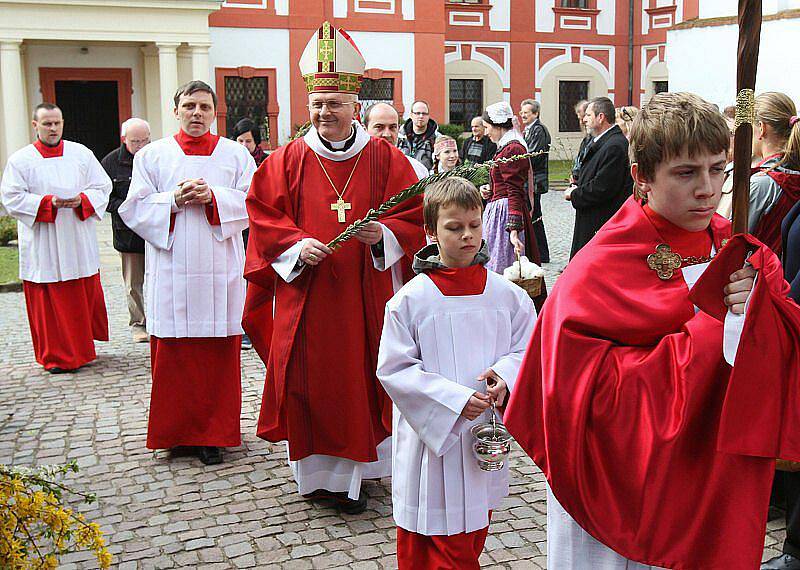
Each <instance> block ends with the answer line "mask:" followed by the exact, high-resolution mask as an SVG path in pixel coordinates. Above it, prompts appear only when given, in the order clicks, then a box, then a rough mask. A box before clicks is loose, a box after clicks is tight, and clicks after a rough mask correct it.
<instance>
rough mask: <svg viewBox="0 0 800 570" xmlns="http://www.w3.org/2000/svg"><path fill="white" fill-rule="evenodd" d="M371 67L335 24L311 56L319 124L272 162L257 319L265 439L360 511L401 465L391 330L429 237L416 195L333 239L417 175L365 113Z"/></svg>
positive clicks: (336, 499)
mask: <svg viewBox="0 0 800 570" xmlns="http://www.w3.org/2000/svg"><path fill="white" fill-rule="evenodd" d="M364 67H365V61H364V57H363V56H362V55H361V53H360V52H359V51H358V48H357V47H356V46H355V44H354V43H353V41H352V39H351V38H350V36H348V35H347V34H346V32H344V31H343V30H337V29H335V28H334V27H333V26H332V25H331V24H330V23H328V22H325V23H324V24H323V25H322V27H321V28H320V29H319V30H318V32H317V33H315V34H314V36H313V37H312V38H311V40H310V41H309V43H308V45H307V46H306V49H305V51H304V52H303V54H302V56H301V58H300V70H301V72H302V74H303V79H304V80H305V83H306V86H307V88H308V92H309V95H308V102H309V104H308V109H309V116H310V119H311V128H310V129H309V130H308V132H307V133H306V135H305V136H304V137H303V138H300V139H297V140H294V141H292V142H291V143H289V144H288V145H285V146H283V147H281V148H279V149H278V150H277V151H275V152H274V153H272V154H271V155H270V156H269V158H267V160H265V161H264V163H263V164H262V165H261V168H260V169H259V170H258V172H257V173H256V175H255V177H254V178H253V183H252V186H251V188H250V195H249V197H248V198H247V208H248V213H249V215H250V240H249V241H250V243H249V246H248V251H247V261H246V264H245V278H246V279H248V281H250V287H249V288H248V294H247V302H246V305H245V315H244V324H245V328H246V330H247V332H248V334H249V335H250V338H251V340H252V341H253V346H254V347H255V348H256V350H257V351H258V353H259V355H260V356H261V357H262V359H263V360H264V361H265V363H266V366H267V376H266V381H265V383H264V394H263V399H262V405H261V414H260V416H259V420H258V436H259V437H261V438H263V439H266V440H268V441H271V442H280V441H284V440H286V441H288V448H289V449H288V451H289V460H290V464H291V467H292V471H293V474H294V477H295V480H296V482H297V486H298V491H299V492H300V494H302V495H303V496H304V497H306V498H307V499H309V500H315V501H317V500H322V501H326V502H333V503H334V504H335V505H336V506H337V507H338V508H339V509H340V510H342V511H343V512H347V513H360V512H362V511H364V509H365V508H366V497H365V495H364V494H363V493H362V492H361V481H362V480H363V479H372V478H379V477H385V476H388V475H389V474H390V473H391V459H390V458H391V439H390V437H389V436H390V430H391V409H392V404H391V401H390V400H389V398H388V396H387V395H386V393H385V392H384V391H383V389H382V387H381V385H380V384H379V382H378V380H377V378H376V376H375V370H376V365H377V356H378V341H379V338H380V331H381V327H382V324H383V311H384V306H385V304H386V301H387V300H388V299H389V298H390V297H391V296H392V294H393V287H398V286H399V285H401V284H402V272H401V269H407V268H408V262H409V261H410V259H411V257H412V256H413V254H414V253H415V252H416V251H417V250H418V249H419V248H421V247H422V246H423V245H424V244H425V238H424V234H423V231H422V207H421V199H412V200H409V201H408V202H405V203H403V204H401V205H400V206H398V207H397V208H395V209H393V210H392V211H391V214H390V215H388V216H385V217H382V218H381V220H380V222H373V223H371V224H369V225H368V226H367V227H366V228H364V229H362V230H361V231H360V232H358V233H357V234H356V236H355V239H353V240H350V241H348V242H345V243H344V244H343V245H342V246H341V247H340V248H339V249H337V250H336V251H335V252H334V251H332V250H331V249H330V248H328V247H327V246H326V245H325V244H326V243H328V242H329V241H330V240H332V239H333V238H334V237H336V236H337V235H338V234H339V233H341V232H342V231H343V230H344V229H345V228H346V227H347V226H348V225H349V224H351V223H352V222H354V221H356V220H357V219H359V218H363V217H364V215H365V214H366V212H367V211H368V210H369V209H370V208H376V207H377V206H379V205H380V204H381V203H382V202H384V201H385V200H386V199H388V198H389V197H390V196H392V195H394V194H396V193H397V192H400V191H401V190H403V189H404V188H406V187H408V186H410V185H412V184H414V183H415V182H416V181H417V176H416V175H415V174H414V170H413V169H412V167H411V164H410V163H409V161H408V160H406V157H405V156H403V153H401V152H400V151H399V150H398V149H397V148H396V147H394V146H393V145H391V144H390V143H389V142H387V141H386V140H383V139H382V138H377V137H370V136H369V134H368V133H367V132H366V131H365V130H364V127H362V126H361V124H360V123H359V122H358V121H357V120H356V117H358V116H359V112H360V104H359V103H358V95H357V94H358V92H359V90H360V84H361V79H362V77H363V74H364ZM387 270H389V271H387ZM273 307H274V312H273Z"/></svg>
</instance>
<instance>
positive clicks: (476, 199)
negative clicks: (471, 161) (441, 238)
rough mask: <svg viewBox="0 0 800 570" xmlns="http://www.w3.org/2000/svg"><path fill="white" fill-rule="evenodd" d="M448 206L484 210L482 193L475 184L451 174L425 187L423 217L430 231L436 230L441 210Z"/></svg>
mask: <svg viewBox="0 0 800 570" xmlns="http://www.w3.org/2000/svg"><path fill="white" fill-rule="evenodd" d="M448 206H458V207H460V208H464V209H465V210H474V209H475V208H478V209H481V210H483V202H482V201H481V194H480V192H478V189H477V188H475V185H474V184H473V183H472V182H470V181H469V180H467V179H466V178H461V177H460V176H450V177H448V178H445V179H444V180H440V181H439V182H435V183H433V184H431V185H430V186H429V187H428V188H426V189H425V200H424V201H423V205H422V219H423V220H424V222H425V228H426V229H427V230H428V232H431V233H432V232H435V231H436V223H437V222H438V221H439V210H440V209H442V208H446V207H448Z"/></svg>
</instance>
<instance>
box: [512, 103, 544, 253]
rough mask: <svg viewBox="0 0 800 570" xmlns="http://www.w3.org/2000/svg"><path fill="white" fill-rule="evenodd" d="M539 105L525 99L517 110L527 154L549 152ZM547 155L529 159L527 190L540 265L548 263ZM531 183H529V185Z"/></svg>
mask: <svg viewBox="0 0 800 570" xmlns="http://www.w3.org/2000/svg"><path fill="white" fill-rule="evenodd" d="M540 109H541V105H540V104H539V101H535V100H533V99H525V100H524V101H523V102H522V103H521V104H520V108H519V116H520V118H521V119H522V123H523V124H524V125H525V132H524V136H525V144H526V145H527V146H528V152H542V151H544V152H548V151H549V150H550V132H549V131H548V130H547V127H545V126H544V124H543V123H542V122H541V121H540V120H539V111H540ZM548 171H549V164H548V155H546V154H542V155H540V156H536V157H534V158H532V159H531V172H532V173H533V176H532V178H533V180H532V182H533V188H529V189H528V196H531V195H532V196H531V197H532V200H533V205H532V206H533V211H532V212H531V219H532V220H533V221H532V224H533V233H534V234H535V235H536V245H538V246H539V256H540V257H541V260H542V263H549V262H550V248H549V247H548V246H547V234H546V233H545V231H544V220H543V219H542V194H545V193H546V192H547V191H548V189H549V185H548V180H547V176H548ZM530 182H531V181H529V184H530Z"/></svg>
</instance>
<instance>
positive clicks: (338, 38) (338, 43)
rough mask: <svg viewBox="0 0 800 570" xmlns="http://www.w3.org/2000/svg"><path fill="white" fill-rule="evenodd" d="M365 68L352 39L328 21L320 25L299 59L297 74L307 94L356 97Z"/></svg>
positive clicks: (361, 56) (362, 58) (364, 62)
mask: <svg viewBox="0 0 800 570" xmlns="http://www.w3.org/2000/svg"><path fill="white" fill-rule="evenodd" d="M365 67H366V61H365V60H364V56H363V55H361V52H360V51H358V48H357V47H356V44H355V43H354V42H353V39H352V38H351V37H350V36H349V35H348V34H347V32H345V31H344V30H342V29H338V30H337V29H336V28H334V27H333V25H332V24H331V23H330V22H325V23H323V24H322V26H321V27H320V29H319V30H317V32H316V33H315V34H314V36H313V37H312V38H311V39H310V40H309V42H308V44H307V45H306V49H305V50H303V55H301V56H300V73H302V74H303V79H304V80H305V82H306V88H307V89H308V92H309V93H355V94H358V92H359V91H360V90H361V79H362V78H363V77H364V68H365Z"/></svg>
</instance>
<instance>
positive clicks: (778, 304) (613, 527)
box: [505, 198, 800, 570]
mask: <svg viewBox="0 0 800 570" xmlns="http://www.w3.org/2000/svg"><path fill="white" fill-rule="evenodd" d="M710 231H711V232H712V234H713V241H714V243H715V245H716V247H717V248H719V247H720V246H721V242H722V240H723V239H724V238H727V237H728V235H729V232H730V226H729V224H728V222H727V221H725V220H723V219H722V218H721V217H719V216H715V217H714V219H712V222H711V227H710ZM665 242H666V240H664V239H663V236H661V235H659V233H658V230H657V229H656V226H655V225H654V224H653V223H652V222H651V221H650V219H649V218H648V216H647V215H646V214H645V213H644V211H643V209H642V207H641V206H640V205H639V204H638V203H637V202H636V201H635V200H634V199H632V198H631V199H629V200H628V202H626V204H625V205H624V206H623V207H622V209H621V210H620V211H619V212H618V213H617V215H616V216H615V217H614V218H612V220H610V221H609V222H608V223H607V224H606V225H605V226H604V227H603V229H602V230H601V231H600V232H599V233H598V234H597V235H596V237H595V238H594V239H593V240H592V241H591V242H590V243H589V244H588V245H587V246H586V247H585V248H584V249H583V250H581V252H580V254H579V255H577V256H576V257H575V258H574V259H573V260H572V262H571V263H570V266H569V268H568V269H567V271H565V272H564V274H563V275H562V276H561V278H559V280H558V282H557V284H556V286H555V288H554V290H553V292H552V294H551V296H550V298H549V300H548V301H547V303H546V308H545V310H544V311H543V312H542V316H541V318H540V320H539V322H538V323H537V326H536V330H535V332H534V337H533V339H532V340H531V344H530V347H529V349H528V353H527V356H526V360H525V362H524V364H523V368H522V370H521V372H520V376H519V379H518V380H517V383H516V386H515V389H514V392H513V394H512V396H511V400H510V403H509V406H508V410H507V411H506V414H505V422H506V425H507V426H508V428H509V429H510V431H511V433H512V434H513V435H514V437H515V438H516V439H517V441H518V442H519V443H520V444H521V445H522V447H523V448H524V449H525V451H526V452H527V453H528V454H529V455H530V456H531V457H532V458H533V460H534V461H535V462H536V464H537V465H538V466H539V467H540V468H541V469H542V471H543V472H544V473H545V475H546V476H547V479H548V482H549V484H550V486H551V488H552V490H553V493H554V494H555V496H556V498H557V499H558V501H559V502H560V503H561V504H562V505H563V506H564V508H565V509H566V510H567V512H568V513H569V514H570V515H571V516H572V517H573V518H574V519H575V521H576V522H577V523H578V524H579V525H580V526H581V527H582V528H584V529H585V530H586V531H587V532H588V533H589V534H591V535H592V536H594V537H595V538H596V539H597V540H599V541H600V542H602V543H603V544H605V545H606V546H608V547H610V548H611V549H613V550H614V551H616V552H617V553H619V554H621V555H622V556H624V557H626V558H629V559H631V560H634V561H638V562H641V563H644V564H651V565H654V566H659V567H667V568H674V569H704V570H707V569H715V568H719V569H722V568H725V569H728V570H730V569H733V570H736V569H751V568H758V566H759V563H760V560H761V554H762V550H763V540H764V533H765V526H766V517H767V506H768V502H769V494H770V486H771V483H772V476H773V472H774V469H775V461H774V458H776V457H782V458H785V459H791V460H797V459H798V458H800V435H798V434H799V432H798V430H797V427H796V426H798V425H800V417H799V416H800V398H798V394H797V392H798V387H797V386H798V379H800V363H798V359H797V356H796V355H797V354H798V350H800V309H798V307H797V306H796V305H795V304H794V303H793V302H792V301H789V300H787V298H786V294H787V292H788V286H787V284H786V283H785V282H784V280H783V277H782V270H781V267H780V263H779V262H778V260H777V258H776V257H775V255H774V254H773V253H772V252H771V251H770V250H769V249H768V248H766V247H765V246H763V244H761V243H760V242H758V241H757V240H755V239H753V238H750V237H748V238H743V237H738V236H737V237H735V238H733V239H732V240H731V241H730V242H729V243H728V244H727V245H726V246H725V247H724V249H722V250H721V252H720V254H719V255H717V257H716V259H715V260H714V261H713V262H712V263H711V264H710V266H709V267H708V268H707V269H706V271H705V272H704V273H703V275H702V277H701V278H700V280H699V281H698V282H697V284H696V285H695V286H694V288H693V289H692V291H691V295H690V294H689V293H688V291H687V285H686V282H685V280H684V279H683V278H682V275H681V272H680V270H678V271H676V272H675V275H674V276H673V277H672V278H671V279H669V280H667V281H662V280H661V279H659V278H658V276H657V275H656V273H655V271H652V270H651V269H649V268H648V266H647V263H646V262H645V260H646V258H647V256H648V255H649V254H651V253H653V252H654V251H655V247H656V246H657V245H658V244H660V243H665ZM745 245H747V246H749V247H751V248H753V249H755V253H754V254H753V255H752V256H751V257H750V262H751V263H752V264H753V266H754V267H755V268H756V269H757V270H758V271H759V275H758V279H757V281H756V285H755V289H754V290H753V293H752V294H751V297H750V305H749V307H748V310H747V317H746V320H745V326H744V330H743V332H742V336H741V343H740V345H739V349H738V352H737V355H736V360H735V366H734V368H733V369H732V368H731V367H730V366H729V365H728V364H727V363H726V362H725V360H724V358H723V353H722V346H723V342H722V338H723V320H724V316H725V312H726V309H725V306H724V304H723V301H722V299H723V293H722V289H723V287H724V285H725V284H727V283H728V280H729V278H730V275H731V274H732V273H733V272H734V271H736V270H737V269H740V268H741V267H742V265H743V261H744V257H745V256H744V254H745ZM679 253H681V252H680V251H679ZM693 304H694V305H696V306H698V307H700V308H701V309H702V310H701V311H700V312H697V313H695V310H694V307H693Z"/></svg>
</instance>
